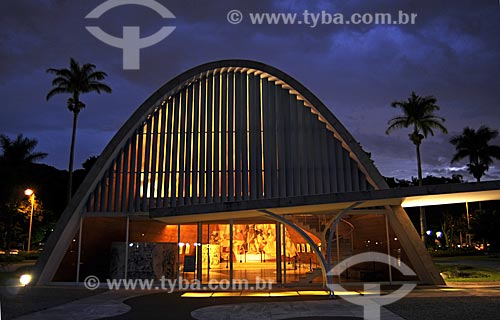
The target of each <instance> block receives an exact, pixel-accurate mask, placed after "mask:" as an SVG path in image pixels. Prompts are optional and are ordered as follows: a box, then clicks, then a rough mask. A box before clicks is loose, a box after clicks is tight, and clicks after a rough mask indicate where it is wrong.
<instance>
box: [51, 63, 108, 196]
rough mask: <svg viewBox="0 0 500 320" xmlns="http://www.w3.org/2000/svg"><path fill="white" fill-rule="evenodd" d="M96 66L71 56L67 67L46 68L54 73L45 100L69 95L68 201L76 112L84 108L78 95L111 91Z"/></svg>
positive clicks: (70, 190)
mask: <svg viewBox="0 0 500 320" xmlns="http://www.w3.org/2000/svg"><path fill="white" fill-rule="evenodd" d="M95 68H96V66H95V65H93V64H90V63H86V64H84V65H82V66H80V64H79V63H78V62H76V61H75V60H74V59H73V58H71V59H70V67H69V69H67V68H63V69H54V68H50V69H47V72H48V73H51V74H55V75H56V77H55V78H54V79H53V80H52V87H53V88H52V90H50V91H49V93H48V94H47V100H49V99H50V98H51V97H53V96H54V95H56V94H61V93H69V94H70V95H71V97H70V98H69V99H68V101H67V107H68V109H69V111H71V112H73V132H72V135H71V149H70V155H69V169H68V171H69V178H68V202H69V200H71V195H72V189H73V163H74V153H75V139H76V127H77V120H78V114H79V113H80V111H81V110H82V109H83V108H85V104H84V103H83V102H82V101H81V100H80V95H81V94H83V93H89V92H97V93H99V94H100V93H101V92H106V93H111V88H110V87H109V86H108V85H107V84H105V83H103V82H101V81H102V80H104V79H105V78H106V77H107V74H106V73H105V72H103V71H96V70H95Z"/></svg>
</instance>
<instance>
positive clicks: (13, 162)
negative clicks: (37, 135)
mask: <svg viewBox="0 0 500 320" xmlns="http://www.w3.org/2000/svg"><path fill="white" fill-rule="evenodd" d="M37 144H38V141H37V140H36V139H30V138H27V137H23V135H22V134H19V135H18V136H17V138H16V139H15V140H11V139H10V138H9V137H8V136H6V135H3V134H2V135H0V147H1V148H2V151H3V154H2V155H1V156H0V162H1V163H2V164H4V165H6V166H19V165H24V164H27V163H33V162H36V161H39V160H42V159H44V158H45V157H46V156H47V154H46V153H44V152H33V150H34V149H35V147H36V146H37Z"/></svg>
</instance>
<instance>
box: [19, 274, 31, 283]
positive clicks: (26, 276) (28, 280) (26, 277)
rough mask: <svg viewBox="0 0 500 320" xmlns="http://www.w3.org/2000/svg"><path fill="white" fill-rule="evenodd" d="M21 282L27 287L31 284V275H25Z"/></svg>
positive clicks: (20, 279)
mask: <svg viewBox="0 0 500 320" xmlns="http://www.w3.org/2000/svg"><path fill="white" fill-rule="evenodd" d="M19 282H20V283H21V284H22V285H23V286H27V285H28V284H29V283H30V282H31V276H30V275H29V274H23V275H22V276H21V277H20V278H19Z"/></svg>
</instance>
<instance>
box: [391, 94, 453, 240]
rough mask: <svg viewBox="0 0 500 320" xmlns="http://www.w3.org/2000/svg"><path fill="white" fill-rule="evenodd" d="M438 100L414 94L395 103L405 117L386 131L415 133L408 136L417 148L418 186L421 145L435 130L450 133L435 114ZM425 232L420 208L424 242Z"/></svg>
mask: <svg viewBox="0 0 500 320" xmlns="http://www.w3.org/2000/svg"><path fill="white" fill-rule="evenodd" d="M436 101H437V100H436V98H435V97H433V96H426V97H421V96H418V95H417V94H415V92H412V93H411V95H410V97H409V98H408V100H403V101H393V102H392V104H391V106H392V107H393V108H400V109H401V110H402V111H403V115H401V116H398V117H394V118H392V119H391V120H389V122H388V124H389V127H388V128H387V130H386V131H385V134H390V133H391V132H392V131H394V130H395V129H402V128H408V127H411V128H412V129H413V131H412V132H411V133H410V134H408V137H409V138H410V141H411V142H413V144H414V145H415V147H416V150H417V168H418V185H419V186H421V185H422V158H421V155H420V145H421V144H422V140H423V139H424V138H427V136H428V135H429V134H430V135H431V136H433V135H434V130H435V129H438V130H439V131H441V132H443V133H448V130H447V129H446V127H445V126H444V121H445V119H444V118H441V117H438V116H436V115H435V114H434V112H436V111H438V110H439V109H440V108H439V106H438V105H436ZM424 231H425V212H424V210H423V208H420V236H421V238H422V241H424V240H425V238H424Z"/></svg>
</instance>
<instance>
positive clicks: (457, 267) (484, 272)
mask: <svg viewBox="0 0 500 320" xmlns="http://www.w3.org/2000/svg"><path fill="white" fill-rule="evenodd" d="M436 267H437V268H438V270H439V272H440V273H442V275H443V278H444V279H445V280H446V281H450V282H482V281H485V282H489V281H500V272H498V271H496V270H493V269H488V268H483V267H472V266H466V265H462V264H449V263H447V264H440V263H436Z"/></svg>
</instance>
